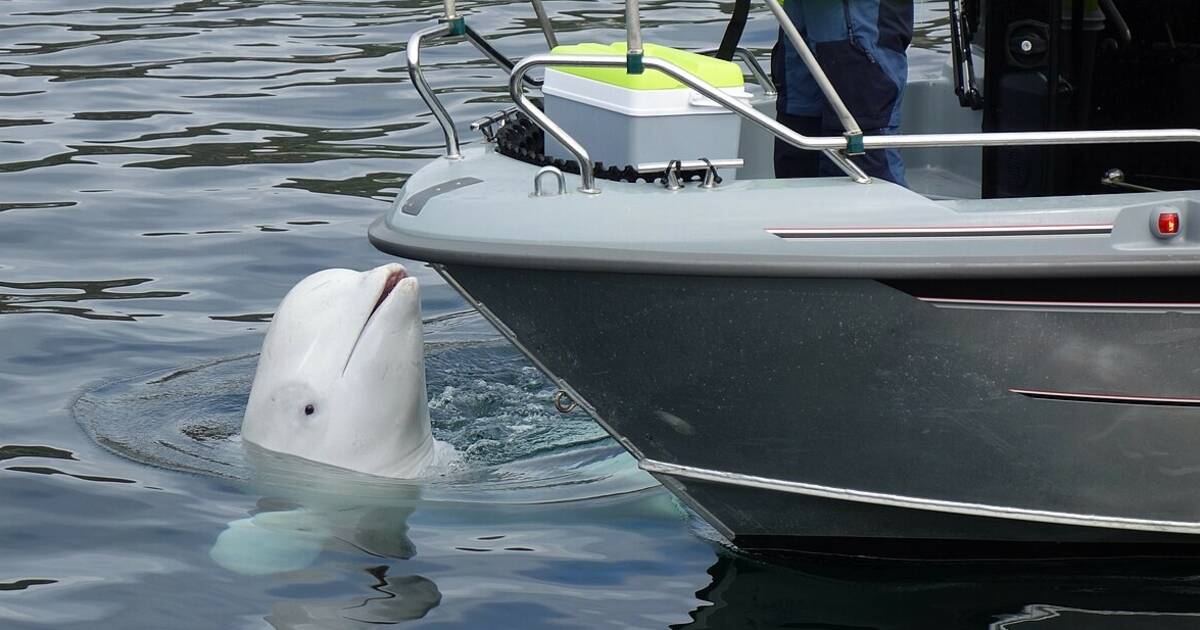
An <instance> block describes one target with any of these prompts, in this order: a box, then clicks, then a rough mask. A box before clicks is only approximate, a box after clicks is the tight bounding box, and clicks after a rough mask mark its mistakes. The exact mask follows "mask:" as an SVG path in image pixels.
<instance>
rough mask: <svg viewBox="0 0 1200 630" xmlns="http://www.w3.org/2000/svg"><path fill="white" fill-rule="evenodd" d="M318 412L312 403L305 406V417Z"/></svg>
mask: <svg viewBox="0 0 1200 630" xmlns="http://www.w3.org/2000/svg"><path fill="white" fill-rule="evenodd" d="M316 411H317V408H316V407H314V406H312V403H309V404H307V405H304V415H306V416H311V415H313V414H314V413H316Z"/></svg>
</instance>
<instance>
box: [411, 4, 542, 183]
mask: <svg viewBox="0 0 1200 630" xmlns="http://www.w3.org/2000/svg"><path fill="white" fill-rule="evenodd" d="M453 6H454V5H453V0H446V10H447V11H450V10H452V8H453ZM452 28H453V27H452V26H451V25H450V24H449V23H443V24H438V25H437V26H430V27H429V28H423V29H421V30H419V31H417V32H416V33H413V34H412V37H409V38H408V45H407V46H406V47H405V49H404V53H405V57H406V59H407V61H408V78H409V79H411V80H412V83H413V87H415V88H417V94H420V95H421V100H423V101H425V104H426V105H428V106H429V111H431V112H433V117H434V118H436V119H437V121H438V124H439V125H441V126H442V134H443V135H445V136H446V157H447V158H449V159H451V160H457V159H460V158H462V153H461V152H460V151H459V148H458V131H456V130H455V129H454V119H452V118H450V114H449V113H448V112H446V108H445V106H443V105H442V102H441V101H439V100H438V98H437V96H436V95H435V94H434V93H433V90H432V89H431V88H430V87H429V83H427V82H426V81H425V75H424V74H422V73H421V40H422V39H424V38H426V37H444V36H446V35H449V34H450V33H451V29H452ZM513 71H514V72H516V70H515V69H514V70H513ZM522 74H524V73H522Z"/></svg>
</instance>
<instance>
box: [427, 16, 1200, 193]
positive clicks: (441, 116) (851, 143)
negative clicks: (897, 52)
mask: <svg viewBox="0 0 1200 630" xmlns="http://www.w3.org/2000/svg"><path fill="white" fill-rule="evenodd" d="M533 1H534V2H535V10H537V9H538V8H539V5H540V3H539V2H538V1H537V0H533ZM629 1H630V2H631V3H633V4H635V5H636V0H629ZM775 4H776V3H775V2H774V1H773V0H768V6H771V10H772V13H773V14H774V15H775V17H776V18H777V19H779V20H780V24H781V25H782V26H783V28H784V32H785V35H787V36H788V37H789V39H792V41H793V45H794V46H796V47H797V48H798V50H799V51H803V52H801V57H802V59H804V61H805V63H806V65H808V67H809V69H810V71H812V74H813V75H814V77H818V76H819V77H820V78H824V74H823V73H822V72H821V71H820V65H819V64H817V62H816V59H815V58H811V52H810V51H809V50H808V47H807V45H804V41H803V39H802V38H800V37H799V33H798V32H797V33H796V34H795V37H793V36H792V35H791V34H790V33H789V29H788V28H787V25H790V24H791V21H790V20H789V19H787V16H786V14H783V13H782V10H777V9H778V7H777V6H774V5H775ZM542 14H544V9H542V10H541V11H539V20H541V16H542ZM632 15H633V17H634V23H632V24H627V25H626V26H627V28H628V30H629V31H630V35H631V37H630V43H631V44H638V45H639V46H640V27H639V26H638V25H637V24H636V21H637V18H636V7H635V8H634V10H633V12H632ZM447 16H448V21H447V22H446V23H443V24H439V25H437V26H433V27H429V28H426V29H422V30H420V31H417V32H416V33H414V34H413V36H412V37H411V38H409V41H408V49H407V51H406V52H407V60H408V72H409V77H410V78H411V79H412V81H413V85H414V86H415V87H416V89H417V92H418V94H420V95H421V98H422V99H423V100H424V101H425V103H426V105H428V106H429V109H430V111H432V112H433V115H434V118H436V119H437V121H438V124H440V125H441V127H442V132H443V134H444V135H445V138H446V157H448V158H452V159H457V158H460V157H461V153H460V150H459V140H458V133H457V131H456V130H455V128H454V121H453V119H451V118H450V115H449V114H448V113H447V112H446V108H445V107H444V106H443V105H442V104H441V102H440V101H438V99H437V97H436V95H434V93H433V91H432V89H430V87H429V84H428V83H427V82H426V81H425V78H424V76H423V75H422V73H421V68H420V64H421V56H420V48H421V43H422V41H423V39H424V38H434V37H444V36H447V35H452V34H462V35H465V36H466V37H467V39H468V40H469V41H471V43H472V44H474V45H475V46H476V47H478V48H480V50H481V51H483V52H484V54H485V55H486V56H488V58H489V59H491V60H492V61H494V62H496V63H498V64H499V65H500V66H501V67H505V68H508V67H511V74H510V75H509V83H508V86H509V93H510V95H511V96H512V99H513V102H514V104H515V105H516V106H517V108H518V109H520V110H521V111H522V112H524V113H525V114H526V115H527V116H529V118H530V119H531V120H533V121H534V122H535V123H536V124H537V125H538V126H540V127H541V128H542V129H543V130H545V132H546V133H548V134H550V135H551V136H552V137H554V139H556V140H558V141H559V143H561V144H562V145H563V146H564V147H566V148H567V150H569V151H570V152H571V154H572V155H573V156H574V157H575V159H576V161H577V162H578V163H579V170H580V178H581V180H582V182H581V183H582V185H581V186H580V190H581V191H583V192H587V193H598V192H599V190H598V189H597V188H596V180H595V174H594V173H593V163H592V160H591V158H590V156H589V155H588V152H587V150H586V149H584V148H583V146H582V145H580V144H579V142H578V141H576V140H575V139H574V138H572V137H571V135H570V134H568V133H567V132H566V131H565V130H564V129H562V128H561V127H559V126H558V125H557V124H556V123H555V122H554V121H553V120H551V119H550V118H549V117H548V116H547V115H546V114H545V112H543V111H541V110H540V109H538V108H537V107H536V106H534V104H533V102H532V101H530V100H529V98H528V97H526V96H525V94H524V90H523V86H524V85H526V84H528V85H532V86H538V85H540V82H538V81H536V80H533V79H531V78H527V77H526V74H527V73H528V72H529V71H530V70H531V69H533V68H536V67H549V66H577V67H625V68H626V69H627V70H633V68H632V66H631V63H632V62H631V60H630V59H629V58H628V57H619V56H613V55H553V56H552V55H546V54H541V55H532V56H530V57H527V58H525V59H524V60H522V61H521V62H519V63H516V64H513V63H512V62H511V61H508V60H507V59H506V58H504V57H503V55H501V54H500V53H499V52H497V51H495V49H494V48H492V47H491V46H490V45H488V44H487V43H486V42H485V41H484V40H483V38H482V37H481V36H479V35H478V34H477V33H475V32H474V31H472V30H470V29H469V28H466V27H465V24H464V23H463V22H462V18H461V17H457V16H456V15H455V14H454V4H453V0H447ZM541 21H542V25H543V29H544V32H545V33H546V35H547V42H552V41H555V40H554V36H553V30H552V29H551V28H550V25H549V21H548V20H541ZM791 30H794V27H793V29H791ZM456 31H457V32H456ZM797 42H798V44H799V45H797ZM804 52H809V53H810V54H809V55H808V56H807V57H805V56H804V54H803V53H804ZM738 56H739V57H740V58H741V59H743V60H744V61H746V63H747V66H748V67H749V68H750V71H751V73H752V74H754V75H755V78H756V79H758V80H759V81H760V83H762V84H763V85H764V87H765V86H767V85H768V84H770V85H771V87H772V91H773V88H774V86H773V84H771V82H770V79H769V77H767V75H766V72H765V71H764V70H763V69H762V66H761V65H759V64H758V61H757V59H755V58H754V56H753V54H751V53H750V52H749V51H745V50H744V49H739V55H738ZM638 62H639V68H638V69H639V70H640V69H641V67H642V66H641V64H644V68H645V69H652V70H658V71H660V72H662V73H664V74H666V75H667V76H670V77H671V78H673V79H675V80H677V81H679V82H680V83H682V84H684V85H686V86H687V87H689V88H691V89H693V90H695V91H697V92H699V93H700V94H702V95H704V96H706V97H708V98H709V99H711V100H713V101H716V102H717V103H718V104H720V105H721V106H722V107H724V108H726V109H728V110H730V111H732V112H734V113H736V114H738V115H739V116H742V117H743V118H746V119H748V120H750V121H751V122H753V123H755V124H757V125H758V126H760V127H762V128H763V129H765V130H766V131H768V132H769V133H771V134H772V135H774V136H775V137H776V138H779V139H780V140H782V141H784V142H786V143H788V144H790V145H792V146H795V147H797V148H800V149H804V150H809V151H822V152H824V153H825V155H826V156H828V157H829V158H830V159H831V160H833V162H834V163H835V164H837V166H838V167H839V168H841V169H842V171H844V172H845V173H846V174H847V175H849V176H850V177H851V179H853V180H854V181H856V182H858V183H869V182H870V181H871V179H870V178H869V177H868V176H867V175H866V174H865V173H863V171H862V169H860V168H859V167H858V166H857V165H856V164H854V162H852V161H851V160H850V159H849V157H848V156H847V153H858V152H861V151H867V150H872V149H904V148H917V147H988V146H1036V145H1068V144H1122V143H1149V142H1200V129H1134V130H1111V131H1027V132H989V133H953V134H912V135H879V136H861V135H855V131H856V130H858V126H857V123H854V124H853V125H851V124H850V123H853V116H850V117H849V119H848V120H846V119H844V120H843V123H844V124H845V125H846V129H847V132H846V134H845V136H844V137H841V138H838V137H811V136H804V135H801V134H799V133H796V132H795V131H792V130H791V129H789V128H788V127H786V126H785V125H783V124H781V123H779V122H777V121H776V120H775V119H773V118H771V117H770V116H767V115H766V114H763V113H762V112H759V111H758V110H756V109H754V108H753V107H752V106H750V105H748V104H747V103H745V102H743V101H741V100H740V99H738V98H736V97H733V96H730V95H729V94H726V93H725V92H723V91H722V90H720V89H718V88H715V87H713V86H712V85H710V84H708V83H706V82H704V81H703V80H701V79H700V78H698V77H696V76H695V75H693V74H691V73H689V72H687V71H686V70H684V69H682V68H680V67H678V66H676V65H674V64H672V63H670V62H668V61H665V60H662V59H658V58H653V57H646V58H642V57H641V56H640V55H639V59H638ZM814 68H815V70H813V69H814ZM818 83H819V84H820V85H821V88H822V90H823V91H824V90H825V89H826V88H828V90H829V92H827V94H826V96H827V97H829V96H830V94H832V96H833V98H831V99H830V101H831V104H832V103H834V102H835V101H836V102H840V98H838V97H837V93H836V90H833V87H832V85H831V84H829V85H826V84H828V79H825V81H824V82H822V81H820V80H818ZM834 107H835V109H836V108H837V106H836V105H834ZM846 113H847V114H848V113H849V112H848V111H847V112H846Z"/></svg>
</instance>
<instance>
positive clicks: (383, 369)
mask: <svg viewBox="0 0 1200 630" xmlns="http://www.w3.org/2000/svg"><path fill="white" fill-rule="evenodd" d="M242 438H243V439H244V440H246V441H248V442H251V443H253V444H256V445H258V446H261V447H263V448H265V449H268V450H272V451H277V452H281V453H287V454H289V455H294V456H297V457H302V458H305V459H309V460H313V461H317V462H321V463H325V464H330V465H333V466H337V467H340V468H347V469H350V470H356V471H359V472H364V473H368V474H373V475H380V476H388V477H415V476H419V475H420V474H422V473H423V472H424V471H425V470H426V469H427V468H428V467H429V466H430V465H432V464H433V462H434V461H435V460H436V450H435V449H434V440H433V435H432V432H431V430H430V426H429V410H428V406H427V402H426V391H425V355H424V342H423V339H422V326H421V309H420V289H419V286H418V284H417V280H416V278H413V277H411V276H409V275H408V274H407V272H406V271H405V269H404V267H403V266H401V265H398V264H390V265H384V266H382V267H377V268H375V269H372V270H370V271H365V272H357V271H351V270H348V269H327V270H324V271H320V272H317V273H315V274H313V275H311V276H308V277H307V278H305V279H304V280H301V281H300V282H299V283H298V284H297V285H296V286H295V287H293V288H292V290H291V291H289V292H288V294H287V296H286V297H284V299H283V302H282V303H280V305H279V309H278V310H277V312H276V313H275V317H274V318H273V319H272V321H271V325H270V326H269V327H268V329H267V335H266V338H265V339H264V340H263V349H262V354H261V355H260V356H259V360H258V369H257V371H256V373H255V376H254V384H253V386H252V387H251V390H250V399H249V401H248V403H247V405H246V414H245V416H244V418H243V420H242Z"/></svg>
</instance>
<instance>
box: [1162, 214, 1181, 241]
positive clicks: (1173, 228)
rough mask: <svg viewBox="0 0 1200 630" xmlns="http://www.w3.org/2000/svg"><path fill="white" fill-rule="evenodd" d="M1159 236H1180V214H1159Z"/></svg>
mask: <svg viewBox="0 0 1200 630" xmlns="http://www.w3.org/2000/svg"><path fill="white" fill-rule="evenodd" d="M1158 234H1159V236H1177V235H1178V234H1179V213H1178V212H1159V213H1158Z"/></svg>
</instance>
